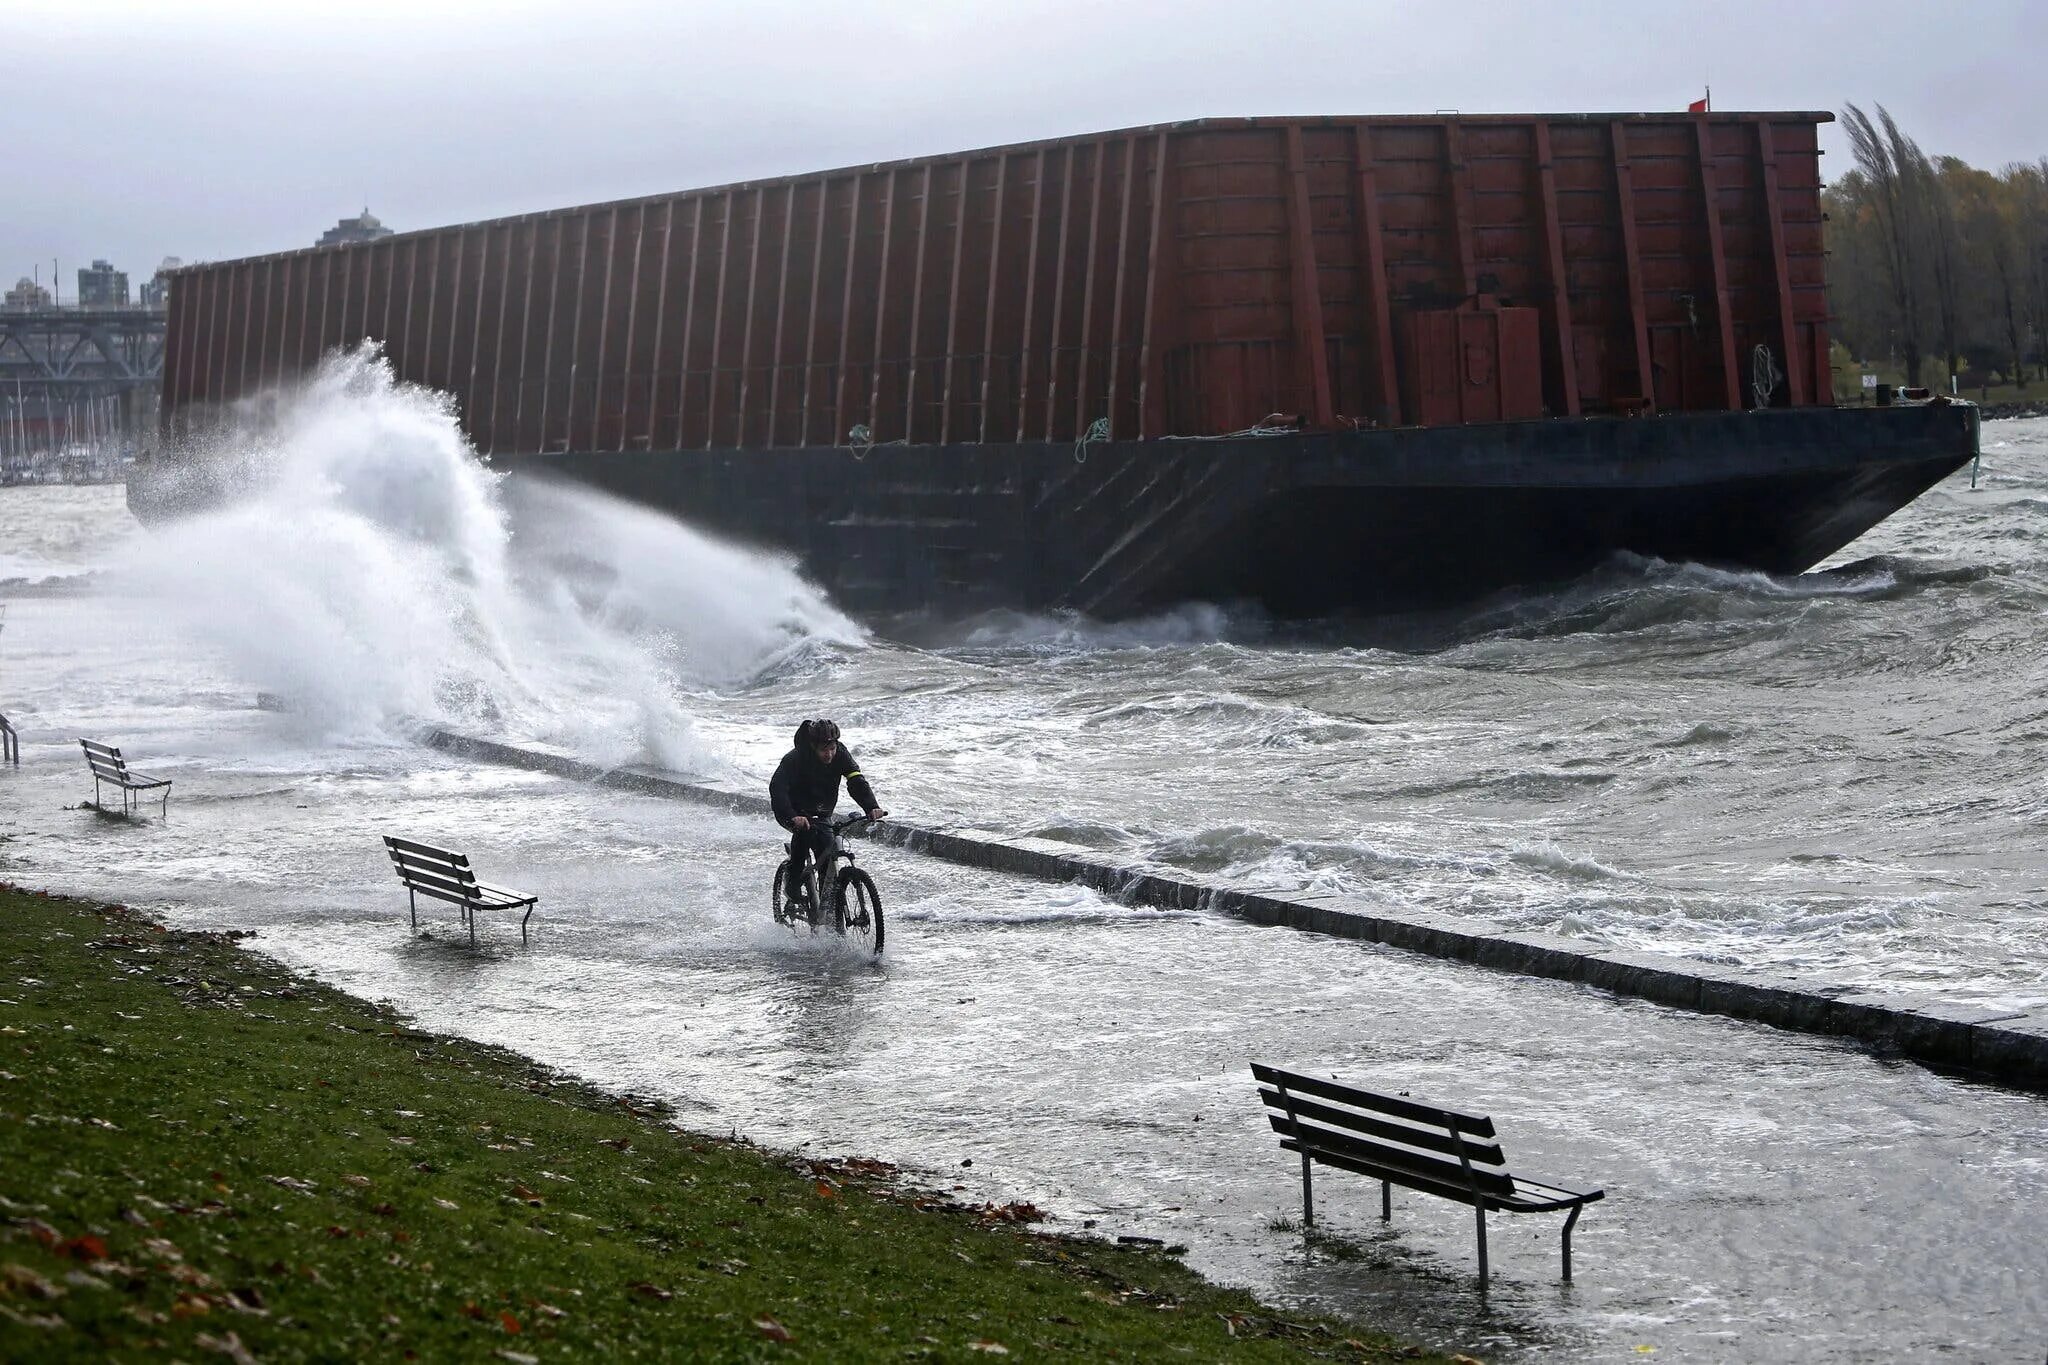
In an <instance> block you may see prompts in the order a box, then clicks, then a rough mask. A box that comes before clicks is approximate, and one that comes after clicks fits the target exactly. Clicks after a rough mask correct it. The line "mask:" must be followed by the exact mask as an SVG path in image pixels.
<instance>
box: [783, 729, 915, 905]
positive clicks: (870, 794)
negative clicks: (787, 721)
mask: <svg viewBox="0 0 2048 1365" xmlns="http://www.w3.org/2000/svg"><path fill="white" fill-rule="evenodd" d="M842 778H843V779H844V780H845V782H846V790H847V793H848V794H849V795H851V796H852V797H853V799H854V800H856V801H858V802H859V803H860V808H861V809H862V810H864V811H866V812H867V816H868V819H870V820H879V819H881V818H882V817H883V816H885V815H887V814H888V813H889V812H887V811H885V810H883V809H882V803H881V802H880V801H878V800H876V799H875V789H874V788H873V787H871V786H869V785H868V780H867V779H866V778H865V777H862V776H861V775H860V764H858V763H856V762H855V761H854V758H853V751H852V750H851V749H848V748H847V747H846V746H845V745H844V744H841V743H840V742H839V727H838V725H836V724H834V723H833V722H832V721H829V720H807V721H805V722H804V723H803V724H801V725H799V726H797V727H796V747H795V748H793V749H791V750H790V751H789V752H788V753H786V754H784V755H783V756H782V762H781V763H779V764H777V765H776V767H775V776H774V777H772V778H770V779H769V782H768V799H769V800H770V801H771V802H772V803H773V804H774V806H775V823H776V824H778V825H781V826H782V827H783V828H784V829H786V830H788V831H789V833H790V838H789V869H790V877H789V881H788V882H787V883H786V885H787V886H788V887H789V889H790V892H791V893H792V896H793V897H794V893H795V892H796V890H797V888H799V887H801V886H802V885H803V884H804V880H803V868H804V856H805V855H806V854H807V853H808V854H810V855H811V856H813V857H815V858H816V859H817V860H818V866H819V867H820V868H821V869H822V868H824V867H825V865H826V863H825V860H826V858H827V857H828V856H829V854H830V852H831V848H832V830H831V827H830V825H829V824H828V823H827V822H828V821H829V820H830V819H831V817H832V808H833V807H834V806H836V805H838V804H839V783H840V780H841V779H842Z"/></svg>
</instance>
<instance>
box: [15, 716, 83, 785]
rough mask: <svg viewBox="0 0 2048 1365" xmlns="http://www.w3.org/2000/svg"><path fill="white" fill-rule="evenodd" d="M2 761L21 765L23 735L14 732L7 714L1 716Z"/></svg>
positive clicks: (17, 765) (16, 765)
mask: <svg viewBox="0 0 2048 1365" xmlns="http://www.w3.org/2000/svg"><path fill="white" fill-rule="evenodd" d="M0 763H12V764H13V765H14V766H15V767H17V768H19V767H20V766H21V736H20V735H18V734H16V733H15V732H14V724H13V722H11V721H9V720H8V719H7V717H5V716H0ZM95 804H97V803H95Z"/></svg>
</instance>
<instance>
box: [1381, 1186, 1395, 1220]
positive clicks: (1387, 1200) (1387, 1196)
mask: <svg viewBox="0 0 2048 1365" xmlns="http://www.w3.org/2000/svg"><path fill="white" fill-rule="evenodd" d="M1380 1221H1381V1222H1382V1223H1391V1222H1393V1221H1394V1182H1393V1181H1391V1180H1382V1181H1381V1182H1380Z"/></svg>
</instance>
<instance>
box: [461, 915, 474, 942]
mask: <svg viewBox="0 0 2048 1365" xmlns="http://www.w3.org/2000/svg"><path fill="white" fill-rule="evenodd" d="M462 922H463V923H464V924H466V925H468V926H469V946H470V947H472V948H474V947H476V907H475V906H474V905H465V906H463V907H462Z"/></svg>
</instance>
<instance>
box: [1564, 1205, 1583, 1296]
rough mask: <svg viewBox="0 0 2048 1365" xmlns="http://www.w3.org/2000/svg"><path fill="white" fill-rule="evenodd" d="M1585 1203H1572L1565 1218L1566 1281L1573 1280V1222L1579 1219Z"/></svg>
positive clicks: (1568, 1282) (1567, 1282)
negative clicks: (1569, 1211) (1570, 1209)
mask: <svg viewBox="0 0 2048 1365" xmlns="http://www.w3.org/2000/svg"><path fill="white" fill-rule="evenodd" d="M1584 1207H1585V1205H1584V1204H1574V1205H1572V1211H1571V1213H1570V1214H1569V1215H1568V1216H1567V1217H1566V1218H1565V1220H1564V1282H1565V1283H1566V1284H1570V1283H1571V1282H1572V1224H1574V1223H1576V1222H1578V1221H1579V1210H1580V1209H1583V1208H1584Z"/></svg>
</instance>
